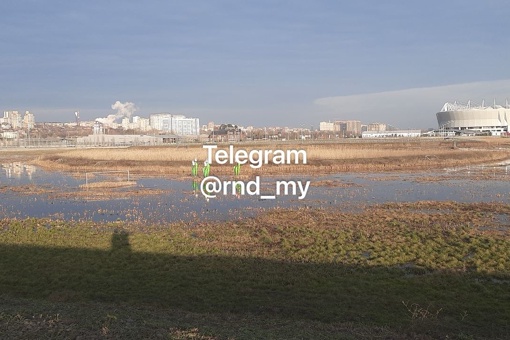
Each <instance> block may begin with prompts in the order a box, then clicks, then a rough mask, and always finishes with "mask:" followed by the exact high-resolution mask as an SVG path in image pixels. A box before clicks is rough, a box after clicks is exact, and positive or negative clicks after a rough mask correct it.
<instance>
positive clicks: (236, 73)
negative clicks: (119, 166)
mask: <svg viewBox="0 0 510 340" xmlns="http://www.w3.org/2000/svg"><path fill="white" fill-rule="evenodd" d="M0 13H1V14H2V15H1V20H0V110H19V111H25V110H30V111H31V112H33V113H34V114H35V116H36V121H62V122H66V121H73V120H74V112H75V111H76V110H79V111H80V116H81V118H82V120H92V119H94V118H96V117H105V116H107V115H108V114H112V113H114V112H115V110H112V108H111V106H112V104H114V103H115V102H116V101H121V102H133V103H134V104H135V105H136V107H137V112H136V113H135V114H137V115H140V116H142V117H148V115H149V114H150V113H157V112H170V113H175V114H184V115H186V116H190V117H195V118H199V119H200V122H201V124H206V123H207V122H209V121H214V122H215V123H217V124H218V123H234V124H239V125H243V126H249V125H253V126H291V127H310V126H315V127H316V128H317V127H318V125H319V122H320V121H330V120H331V121H334V120H346V119H356V120H361V121H362V122H363V123H371V122H384V123H388V124H391V125H394V126H396V127H399V128H429V127H437V121H436V116H435V113H436V112H437V111H439V110H440V109H441V107H442V106H443V104H444V103H445V102H447V101H449V102H454V101H458V102H467V101H468V100H471V103H472V104H473V103H475V104H481V103H482V100H485V103H489V104H492V102H493V101H494V100H496V102H497V103H498V104H501V105H504V104H505V101H506V99H507V98H509V100H510V67H509V59H508V56H510V51H509V49H510V34H509V33H510V23H509V21H508V18H509V17H510V2H508V1H507V0H484V1H479V0H429V1H409V0H385V1H380V0H357V1H341V0H313V1H312V0H310V1H304V0H287V1H283V0H271V1H269V0H256V1H250V0H246V1H239V0H232V1H227V0H225V1H224V0H218V1H216V0H204V1H202V0H186V1H184V0H182V1H177V0H175V1H152V0H146V1H139V0H138V1H131V0H122V1H120V0H109V1H103V0H101V1H97V0H88V1H70V0H65V1H60V0H58V1H57V0H2V1H1V2H0Z"/></svg>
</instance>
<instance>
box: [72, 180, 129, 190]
mask: <svg viewBox="0 0 510 340" xmlns="http://www.w3.org/2000/svg"><path fill="white" fill-rule="evenodd" d="M133 185H136V182H135V181H118V182H116V181H113V182H112V181H101V182H93V183H87V184H81V185H80V188H84V189H93V188H94V189H97V188H120V187H130V186H133Z"/></svg>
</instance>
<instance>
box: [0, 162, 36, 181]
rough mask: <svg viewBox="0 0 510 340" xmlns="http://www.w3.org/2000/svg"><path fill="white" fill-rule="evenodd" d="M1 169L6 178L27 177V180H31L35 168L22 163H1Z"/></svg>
mask: <svg viewBox="0 0 510 340" xmlns="http://www.w3.org/2000/svg"><path fill="white" fill-rule="evenodd" d="M2 168H3V169H4V171H5V177H6V178H21V176H23V175H25V174H26V175H27V177H28V179H32V175H33V174H34V173H35V172H36V169H37V168H36V167H35V166H33V165H29V164H24V163H22V162H11V163H3V164H2Z"/></svg>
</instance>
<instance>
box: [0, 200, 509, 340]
mask: <svg viewBox="0 0 510 340" xmlns="http://www.w3.org/2000/svg"><path fill="white" fill-rule="evenodd" d="M501 216H507V217H509V216H510V210H509V208H508V207H506V206H504V205H498V204H489V205H487V204H457V203H438V202H422V203H416V204H390V205H383V206H380V207H375V208H370V209H369V210H367V211H365V212H362V213H335V212H331V211H326V210H308V209H304V210H296V211H288V210H274V211H271V212H269V213H266V214H264V215H262V216H260V217H258V218H255V219H246V220H240V221H229V222H221V223H220V222H218V223H195V224H194V225H190V224H188V225H186V224H182V223H181V224H174V225H170V226H140V225H127V224H123V223H120V222H117V223H112V224H95V223H91V222H63V221H52V220H43V219H27V220H3V221H1V223H0V295H1V299H3V301H4V302H2V303H1V304H0V305H1V306H2V307H1V308H0V332H1V331H6V332H7V333H6V334H11V335H14V334H15V332H21V333H20V334H25V333H26V334H27V335H30V334H32V333H34V334H35V335H34V337H36V335H37V334H45V336H47V337H61V338H68V337H75V336H76V334H80V332H85V333H84V334H88V335H89V336H94V337H100V336H104V337H114V338H126V337H128V335H129V334H132V335H133V338H140V337H155V336H156V335H157V334H159V335H161V336H163V337H167V338H179V337H180V338H194V339H200V338H203V339H208V338H236V339H245V338H289V339H292V338H354V339H362V338H371V337H372V338H373V337H377V336H383V337H387V338H399V337H400V338H415V337H418V338H437V337H441V338H444V337H445V336H448V337H449V338H452V339H455V338H457V339H469V338H471V337H476V338H501V339H503V338H507V337H509V336H510V237H509V233H508V226H506V229H505V226H504V225H502V224H501V222H500V220H498V218H496V217H499V218H501ZM96 309H97V312H92V311H94V310H96ZM112 310H113V311H115V312H112ZM57 314H58V315H59V316H58V317H57V316H56V315H57ZM80 315H81V316H80ZM27 320H28V321H27ZM63 320H67V321H63ZM69 320H71V321H69ZM129 320H131V321H129ZM105 324H107V325H106V326H105ZM104 327H106V328H107V331H106V333H105V331H104V329H103V328H104ZM126 327H127V328H126ZM33 329H36V330H37V331H36V332H32V333H30V332H31V330H33ZM14 330H15V331H14ZM52 332H57V333H52ZM59 332H61V333H59ZM16 334H17V333H16ZM360 334H361V335H360ZM28 337H29V336H28Z"/></svg>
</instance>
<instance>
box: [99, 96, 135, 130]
mask: <svg viewBox="0 0 510 340" xmlns="http://www.w3.org/2000/svg"><path fill="white" fill-rule="evenodd" d="M112 109H113V110H117V113H116V114H111V115H108V116H107V117H106V118H96V121H98V122H100V123H102V124H104V125H107V126H111V125H112V124H113V123H115V121H116V120H117V119H118V118H124V117H127V118H131V116H132V115H133V113H134V112H135V111H136V109H137V108H136V106H135V104H134V103H131V102H125V103H121V102H120V101H118V100H117V101H116V102H115V104H113V105H112Z"/></svg>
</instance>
